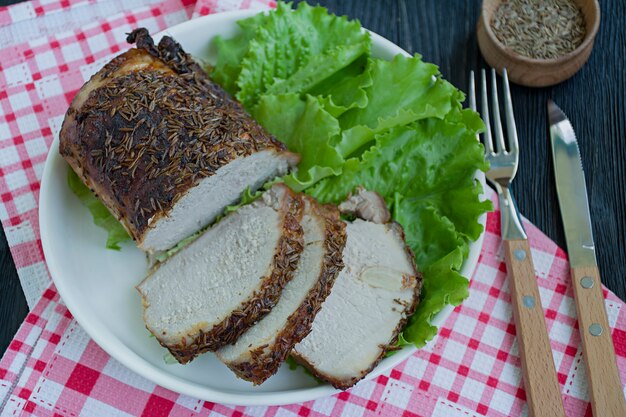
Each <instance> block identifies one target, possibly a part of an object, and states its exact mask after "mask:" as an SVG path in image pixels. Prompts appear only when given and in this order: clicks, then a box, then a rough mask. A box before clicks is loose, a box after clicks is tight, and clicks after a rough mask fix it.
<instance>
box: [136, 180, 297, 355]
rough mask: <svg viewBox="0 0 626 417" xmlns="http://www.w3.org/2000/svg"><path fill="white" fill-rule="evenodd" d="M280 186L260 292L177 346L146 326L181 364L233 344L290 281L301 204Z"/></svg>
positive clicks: (267, 311) (276, 300)
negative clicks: (277, 234)
mask: <svg viewBox="0 0 626 417" xmlns="http://www.w3.org/2000/svg"><path fill="white" fill-rule="evenodd" d="M279 186H281V187H284V188H285V190H286V193H285V198H284V203H283V209H281V210H282V211H283V213H284V215H283V218H282V231H283V232H282V236H281V238H280V240H279V242H278V246H277V248H276V252H275V254H274V259H273V263H272V269H271V273H270V274H269V275H267V276H265V277H263V278H261V280H262V284H261V288H262V289H261V291H259V292H258V293H254V294H253V296H252V298H250V299H248V300H246V301H245V302H243V303H242V304H241V305H240V307H239V308H238V309H237V310H235V311H233V312H232V313H231V314H230V315H229V316H228V317H226V318H225V319H224V320H223V321H222V322H221V323H219V324H217V325H215V326H214V327H213V328H212V329H211V330H210V331H208V332H203V331H199V333H198V334H197V335H195V337H194V338H193V342H192V343H187V342H186V341H185V339H183V340H181V341H180V343H178V344H176V345H172V344H166V343H165V342H163V341H162V340H161V339H159V334H158V332H154V331H152V329H150V328H149V327H148V326H146V327H147V328H148V330H149V331H150V332H151V333H152V334H154V336H155V337H156V338H157V340H159V343H161V346H163V347H165V348H166V349H168V350H169V351H170V353H171V354H172V356H174V358H176V360H177V361H178V362H180V363H181V364H185V363H188V362H189V361H191V360H192V359H193V358H195V357H196V356H198V355H200V354H201V353H204V352H207V351H215V350H217V349H219V348H221V347H223V346H225V345H228V344H231V343H234V342H235V341H236V340H237V339H238V338H239V336H241V334H243V333H244V332H245V331H246V330H248V328H250V327H251V326H252V325H254V323H256V322H257V321H259V320H261V319H262V318H263V317H264V316H265V315H266V314H267V313H269V312H270V311H271V310H272V308H273V307H274V306H275V305H276V303H277V302H278V300H279V299H280V295H281V293H282V290H283V288H284V287H285V285H287V283H288V282H289V281H291V279H292V278H293V274H294V272H295V270H296V268H297V266H298V262H299V260H300V255H301V254H302V251H303V250H304V241H303V230H302V227H301V226H300V220H301V219H302V214H303V204H302V200H301V199H300V198H299V197H298V196H296V195H295V194H294V193H293V191H291V190H290V189H289V188H287V187H286V186H284V185H279ZM183 250H184V249H183ZM166 262H167V261H166ZM157 268H158V266H157ZM146 279H147V277H146ZM144 321H145V319H144Z"/></svg>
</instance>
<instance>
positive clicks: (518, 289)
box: [469, 69, 565, 417]
mask: <svg viewBox="0 0 626 417" xmlns="http://www.w3.org/2000/svg"><path fill="white" fill-rule="evenodd" d="M502 78H503V90H504V111H505V117H506V126H507V129H506V132H507V136H508V147H507V145H506V143H505V140H504V132H503V130H502V123H501V120H500V105H499V102H498V86H497V79H496V72H495V70H493V69H492V70H491V103H492V104H491V107H492V109H491V114H492V115H493V126H492V123H491V120H490V116H489V102H488V94H487V74H486V73H485V70H482V72H481V85H480V87H481V102H482V117H483V120H484V122H485V133H484V135H483V144H484V146H485V159H486V160H487V161H489V164H490V168H489V171H488V172H487V173H486V177H487V180H488V181H489V184H491V186H492V187H493V188H494V189H495V190H496V192H497V193H498V199H499V201H500V213H501V217H500V218H501V222H502V226H501V229H502V240H503V246H504V252H505V259H506V267H507V271H508V275H509V286H510V289H511V303H512V304H513V317H514V320H515V328H516V332H517V339H518V344H519V351H520V357H521V362H522V371H523V375H524V386H525V389H526V399H527V402H528V410H529V414H530V415H531V416H534V417H539V416H554V417H557V416H558V417H564V416H565V412H564V410H563V403H562V400H561V391H560V387H559V383H558V381H557V378H556V369H555V367H554V360H553V358H552V349H551V348H550V340H549V339H548V332H547V330H546V324H545V320H544V313H543V309H542V307H541V299H540V296H539V289H538V287H537V280H536V278H535V268H534V266H533V261H532V257H531V252H530V246H529V244H528V240H527V236H526V231H525V230H524V226H522V221H521V217H520V215H519V212H518V210H517V206H516V204H515V200H514V199H513V195H512V194H511V190H510V188H509V187H510V185H511V182H512V181H513V178H515V174H516V173H517V167H518V161H519V142H518V140H517V130H516V127H515V118H514V116H513V103H512V101H511V93H510V90H509V80H508V77H507V73H506V70H503V72H502ZM469 85H470V107H471V108H472V110H476V87H475V84H474V72H473V71H472V72H471V73H470V83H469ZM492 128H493V134H492ZM494 136H495V140H494ZM479 139H480V138H479Z"/></svg>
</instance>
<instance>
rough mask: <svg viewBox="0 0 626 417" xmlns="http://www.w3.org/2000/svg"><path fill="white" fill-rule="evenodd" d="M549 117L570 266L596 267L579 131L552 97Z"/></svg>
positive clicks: (549, 104)
mask: <svg viewBox="0 0 626 417" xmlns="http://www.w3.org/2000/svg"><path fill="white" fill-rule="evenodd" d="M548 118H549V120H550V138H551V143H552V161H553V162H554V175H555V177H556V190H557V196H558V199H559V206H560V207H561V217H562V219H563V226H564V228H565V241H566V242H567V250H568V252H569V255H570V265H571V266H572V267H578V266H596V265H597V261H596V250H595V245H594V243H593V231H592V229H591V215H590V213H589V200H588V197H587V185H586V182H585V174H584V170H583V166H582V161H581V158H580V149H579V148H578V141H577V140H576V134H575V133H574V128H573V127H572V124H571V123H570V121H569V119H568V118H567V116H565V113H563V111H562V110H561V109H560V108H559V107H558V106H557V105H556V104H554V102H553V101H551V100H550V101H549V102H548Z"/></svg>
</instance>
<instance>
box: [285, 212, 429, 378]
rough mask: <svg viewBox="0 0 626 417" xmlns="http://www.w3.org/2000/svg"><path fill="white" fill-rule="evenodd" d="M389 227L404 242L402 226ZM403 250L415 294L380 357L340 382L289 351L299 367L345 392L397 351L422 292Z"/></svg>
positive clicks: (420, 280)
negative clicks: (410, 272)
mask: <svg viewBox="0 0 626 417" xmlns="http://www.w3.org/2000/svg"><path fill="white" fill-rule="evenodd" d="M391 227H393V228H394V229H395V230H397V231H398V233H399V234H400V235H401V236H402V240H403V241H404V242H406V238H405V235H404V229H403V228H402V226H400V224H398V223H396V222H393V223H392V224H391ZM405 250H406V253H407V256H408V257H409V258H410V259H411V263H412V264H413V270H414V271H415V275H413V276H407V277H405V279H406V281H407V282H409V283H412V282H413V281H415V282H416V284H415V292H414V296H413V300H412V301H413V302H412V303H410V304H407V305H405V306H404V317H405V318H404V319H403V320H401V321H400V322H398V325H397V326H396V328H395V330H394V331H393V337H392V338H391V340H389V343H388V344H387V345H386V346H381V347H382V351H381V352H380V355H379V356H378V358H377V359H376V360H375V361H374V362H373V363H372V364H371V365H370V366H369V368H367V369H364V370H363V371H361V373H360V375H359V376H358V377H354V378H351V379H349V380H341V379H337V378H334V377H333V376H331V375H327V374H324V373H322V372H319V371H318V370H317V369H316V368H315V365H314V364H311V363H309V362H308V361H307V360H306V358H304V357H302V356H300V355H298V353H297V352H296V351H295V350H292V351H291V353H290V354H291V356H292V357H293V358H294V359H295V360H296V361H297V362H298V363H300V364H301V365H303V366H304V367H306V368H307V369H308V370H309V371H310V372H311V373H312V374H313V375H315V376H316V377H317V378H319V379H321V380H322V381H326V382H328V383H329V384H331V385H332V386H333V387H335V388H337V389H341V390H347V389H348V388H351V387H352V386H354V384H356V383H357V382H359V381H360V380H361V379H363V378H364V377H365V376H366V375H367V374H369V373H370V372H371V371H372V370H373V369H374V368H376V366H377V365H378V364H379V363H380V361H381V360H382V359H383V358H384V357H385V355H386V354H387V352H389V351H393V350H396V349H397V346H396V342H397V341H398V336H399V335H400V332H401V331H402V329H404V326H405V325H406V323H407V321H408V320H409V318H410V317H411V316H412V315H413V313H415V309H416V308H417V305H418V304H419V299H420V293H421V291H422V284H423V276H422V274H421V273H420V272H418V271H417V267H416V265H415V255H414V253H413V251H412V250H411V248H410V247H409V246H408V245H407V244H406V243H405ZM340 319H341V318H338V320H340Z"/></svg>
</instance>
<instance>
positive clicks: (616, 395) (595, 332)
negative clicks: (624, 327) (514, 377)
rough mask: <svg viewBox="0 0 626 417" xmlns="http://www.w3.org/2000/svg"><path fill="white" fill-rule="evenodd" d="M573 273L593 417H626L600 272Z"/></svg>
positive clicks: (581, 270) (586, 269)
mask: <svg viewBox="0 0 626 417" xmlns="http://www.w3.org/2000/svg"><path fill="white" fill-rule="evenodd" d="M571 272H572V274H571V275H572V285H573V287H574V298H575V300H576V313H577V315H578V327H579V330H580V336H581V339H582V341H583V357H584V358H585V367H586V368H587V378H588V379H589V391H590V393H591V409H592V410H593V415H594V416H595V417H623V416H626V404H625V403H624V393H623V391H622V383H621V382H620V380H619V372H618V370H617V364H616V363H615V349H614V348H613V340H612V338H611V328H610V327H609V322H608V320H607V316H606V310H605V307H604V296H603V295H602V285H601V283H600V272H599V271H598V268H597V267H595V266H589V267H577V268H572V271H571ZM592 326H594V327H593V328H592Z"/></svg>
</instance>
